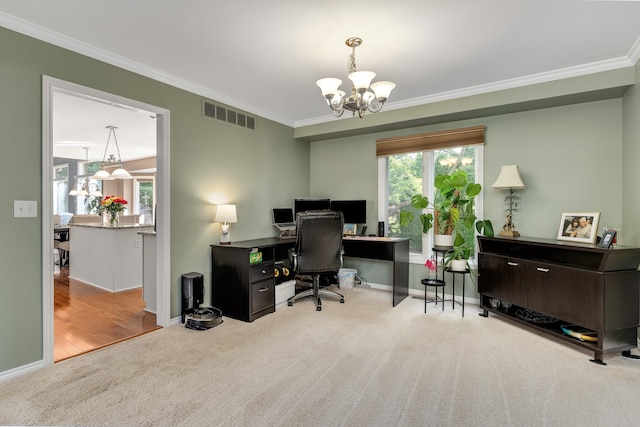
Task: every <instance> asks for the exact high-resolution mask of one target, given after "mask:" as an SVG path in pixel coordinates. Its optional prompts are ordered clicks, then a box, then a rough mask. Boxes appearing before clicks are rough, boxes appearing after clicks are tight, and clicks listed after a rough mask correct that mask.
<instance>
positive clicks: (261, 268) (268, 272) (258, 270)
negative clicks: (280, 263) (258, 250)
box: [251, 263, 274, 283]
mask: <svg viewBox="0 0 640 427" xmlns="http://www.w3.org/2000/svg"><path fill="white" fill-rule="evenodd" d="M273 276H274V270H273V264H272V263H266V264H260V265H254V266H251V283H255V282H259V281H261V280H264V279H268V278H271V277H273Z"/></svg>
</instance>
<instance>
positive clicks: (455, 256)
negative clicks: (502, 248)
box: [443, 215, 493, 279]
mask: <svg viewBox="0 0 640 427" xmlns="http://www.w3.org/2000/svg"><path fill="white" fill-rule="evenodd" d="M473 217H474V220H475V215H474V216H473ZM458 224H459V227H458V230H457V231H456V239H455V241H454V242H453V248H452V249H451V250H449V251H447V253H446V254H445V255H444V261H443V263H444V265H445V266H446V267H448V268H450V269H451V270H453V271H466V270H469V271H470V272H472V271H473V270H472V269H471V268H470V266H469V258H470V257H471V252H472V251H473V248H474V246H473V243H474V241H475V232H474V230H473V228H468V227H467V224H468V223H467V222H464V221H463V222H459V223H458ZM475 230H476V231H478V233H480V234H482V235H483V236H490V237H492V236H493V224H492V223H491V221H490V220H488V219H484V220H479V221H476V222H475ZM472 279H473V276H472Z"/></svg>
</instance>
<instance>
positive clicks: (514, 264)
mask: <svg viewBox="0 0 640 427" xmlns="http://www.w3.org/2000/svg"><path fill="white" fill-rule="evenodd" d="M507 265H510V266H511V267H517V266H518V263H517V262H508V261H507Z"/></svg>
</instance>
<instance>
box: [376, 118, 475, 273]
mask: <svg viewBox="0 0 640 427" xmlns="http://www.w3.org/2000/svg"><path fill="white" fill-rule="evenodd" d="M469 129H472V130H473V131H474V132H475V131H477V130H478V128H469ZM481 130H482V142H483V141H484V127H482V128H481ZM462 131H464V129H462ZM442 134H443V133H438V135H442ZM425 135H434V134H425ZM450 135H451V132H448V133H447V136H450ZM416 137H420V135H418V136H416ZM410 138H411V139H412V141H413V142H412V144H413V145H412V146H414V147H415V148H422V150H420V151H413V152H411V151H408V150H407V149H406V148H404V149H403V148H401V149H399V150H394V149H393V147H391V149H389V145H386V146H384V147H383V148H381V147H380V145H378V155H379V160H378V162H379V198H378V200H379V209H378V212H379V214H380V217H381V219H382V220H383V221H385V222H386V224H387V230H388V233H389V236H391V237H408V238H410V239H411V240H410V244H409V249H410V252H411V262H415V263H418V262H420V263H423V262H424V261H425V260H426V259H427V258H429V257H430V256H431V248H432V247H433V233H429V234H427V235H425V234H423V233H422V229H421V226H420V224H419V222H418V221H414V222H413V223H412V224H411V226H409V227H402V228H401V227H400V225H399V216H400V212H401V211H404V210H411V209H414V208H413V207H412V206H411V196H413V195H414V194H424V195H426V196H427V197H428V198H429V200H433V196H434V190H433V182H434V178H435V177H436V176H437V175H439V174H449V173H451V172H454V171H456V170H459V169H462V170H464V171H465V172H467V175H468V178H469V181H472V182H480V183H482V164H483V161H482V154H483V145H478V144H477V142H478V139H477V138H475V139H474V140H473V143H474V145H468V144H466V142H467V141H465V139H464V138H461V143H460V144H461V145H458V146H456V145H454V143H453V142H452V141H448V142H447V143H446V144H444V145H445V146H442V144H437V143H433V141H429V143H428V144H422V145H420V144H415V137H403V138H402V141H407V140H408V139H410ZM380 141H383V143H387V144H388V143H389V140H379V141H378V143H379V144H380ZM395 141H397V140H394V142H395ZM385 150H386V152H385V154H384V155H381V153H382V152H384V151H385ZM398 151H399V152H398ZM475 211H476V215H477V216H478V217H481V215H482V197H481V195H480V196H479V197H477V198H476V200H475ZM420 213H421V212H418V211H414V215H415V216H418V215H419V214H420Z"/></svg>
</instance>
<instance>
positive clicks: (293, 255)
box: [289, 249, 298, 271]
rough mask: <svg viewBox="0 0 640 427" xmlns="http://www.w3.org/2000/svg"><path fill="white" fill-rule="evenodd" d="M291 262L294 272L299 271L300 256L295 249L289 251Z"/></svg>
mask: <svg viewBox="0 0 640 427" xmlns="http://www.w3.org/2000/svg"><path fill="white" fill-rule="evenodd" d="M289 262H291V269H292V270H293V271H297V270H298V254H297V253H296V251H294V250H293V249H289Z"/></svg>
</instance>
